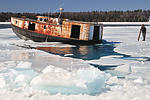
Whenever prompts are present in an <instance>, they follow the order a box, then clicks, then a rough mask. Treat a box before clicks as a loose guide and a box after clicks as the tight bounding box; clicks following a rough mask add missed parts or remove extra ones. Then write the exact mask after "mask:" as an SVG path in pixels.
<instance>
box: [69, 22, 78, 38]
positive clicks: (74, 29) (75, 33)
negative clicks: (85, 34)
mask: <svg viewBox="0 0 150 100" xmlns="http://www.w3.org/2000/svg"><path fill="white" fill-rule="evenodd" d="M80 27H81V26H80V25H72V28H71V36H70V37H71V38H76V39H79V37H80Z"/></svg>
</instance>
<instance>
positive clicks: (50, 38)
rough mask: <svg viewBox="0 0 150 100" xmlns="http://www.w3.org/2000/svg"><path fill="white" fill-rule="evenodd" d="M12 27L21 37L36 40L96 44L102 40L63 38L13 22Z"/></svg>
mask: <svg viewBox="0 0 150 100" xmlns="http://www.w3.org/2000/svg"><path fill="white" fill-rule="evenodd" d="M12 29H13V31H14V33H15V34H16V35H17V36H18V37H19V38H21V39H24V40H33V41H35V42H64V43H70V44H95V43H101V40H98V41H94V40H89V41H87V40H76V39H73V38H62V37H55V36H50V35H45V34H40V33H37V32H34V31H30V30H27V29H22V28H20V27H17V26H15V25H13V24H12Z"/></svg>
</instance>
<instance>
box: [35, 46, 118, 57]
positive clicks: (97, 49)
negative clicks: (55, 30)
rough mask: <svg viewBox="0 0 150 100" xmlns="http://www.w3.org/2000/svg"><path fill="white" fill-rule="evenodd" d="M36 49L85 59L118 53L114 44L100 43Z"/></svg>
mask: <svg viewBox="0 0 150 100" xmlns="http://www.w3.org/2000/svg"><path fill="white" fill-rule="evenodd" d="M36 49H38V50H42V51H46V52H49V53H52V54H56V55H60V56H67V57H72V58H78V59H83V60H93V59H99V58H100V57H103V56H108V55H113V54H116V53H115V52H114V51H113V49H114V46H113V44H99V45H89V46H76V47H37V48H36Z"/></svg>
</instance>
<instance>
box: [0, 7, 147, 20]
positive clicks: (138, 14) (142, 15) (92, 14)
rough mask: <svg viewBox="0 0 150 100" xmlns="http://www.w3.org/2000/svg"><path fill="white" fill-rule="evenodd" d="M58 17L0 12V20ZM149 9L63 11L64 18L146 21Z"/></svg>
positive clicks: (57, 14) (50, 14) (54, 14)
mask: <svg viewBox="0 0 150 100" xmlns="http://www.w3.org/2000/svg"><path fill="white" fill-rule="evenodd" d="M39 15H41V16H50V17H58V16H59V13H58V12H57V13H49V14H48V13H12V12H0V22H6V21H10V18H11V17H21V16H26V17H27V18H30V19H36V16H39ZM149 16H150V10H141V9H138V10H133V11H88V12H63V14H62V17H63V18H65V19H71V20H77V21H87V22H146V21H148V20H149Z"/></svg>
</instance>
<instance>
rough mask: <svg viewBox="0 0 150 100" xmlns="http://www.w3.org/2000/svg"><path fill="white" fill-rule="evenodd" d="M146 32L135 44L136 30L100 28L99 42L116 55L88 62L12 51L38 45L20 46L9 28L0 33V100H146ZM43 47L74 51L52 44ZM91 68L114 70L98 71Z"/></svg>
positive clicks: (149, 87)
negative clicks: (110, 48)
mask: <svg viewBox="0 0 150 100" xmlns="http://www.w3.org/2000/svg"><path fill="white" fill-rule="evenodd" d="M146 27H147V38H146V41H145V42H143V41H141V40H140V41H139V42H138V41H137V36H138V32H139V29H140V27H139V26H125V27H123V26H121V27H104V39H105V40H106V41H107V43H108V45H111V44H113V45H114V46H115V49H114V52H115V53H118V55H116V54H113V55H107V56H103V57H100V58H99V59H93V60H82V59H75V58H71V57H68V55H72V54H66V55H64V56H59V55H54V54H50V53H46V52H44V51H40V50H35V49H27V48H21V47H18V46H16V44H17V45H18V44H19V46H21V45H22V46H24V45H25V44H26V46H27V45H29V46H30V45H32V46H33V47H34V46H35V47H36V46H41V45H42V43H35V42H32V41H23V40H20V39H19V38H17V37H16V35H15V34H14V33H13V32H12V30H11V28H4V29H3V28H1V29H0V99H1V100H149V99H150V78H149V76H150V58H149V57H150V53H149V51H150V35H149V33H150V28H149V26H146ZM44 45H45V44H44ZM101 45H103V44H101ZM105 45H106V44H105ZM46 46H51V47H75V46H74V45H66V44H63V45H62V44H61V43H57V42H56V43H47V45H46ZM94 64H95V65H99V67H105V66H116V67H115V68H114V69H113V70H104V71H100V70H99V69H98V68H95V67H93V66H92V65H94ZM120 76H121V77H120Z"/></svg>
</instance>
